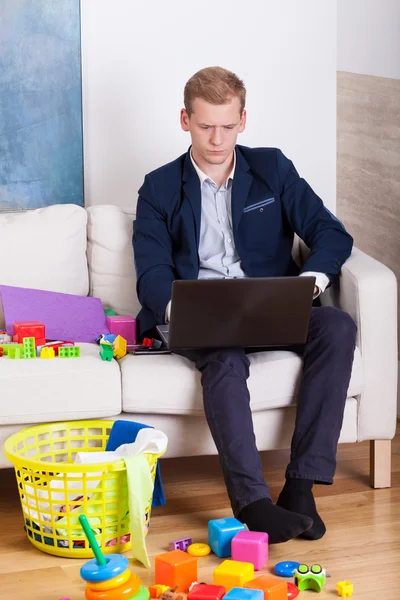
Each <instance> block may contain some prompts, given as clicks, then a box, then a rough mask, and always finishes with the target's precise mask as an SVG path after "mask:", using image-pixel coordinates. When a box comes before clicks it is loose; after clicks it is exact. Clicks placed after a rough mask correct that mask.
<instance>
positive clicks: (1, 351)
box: [0, 347, 3, 357]
mask: <svg viewBox="0 0 400 600" xmlns="http://www.w3.org/2000/svg"><path fill="white" fill-rule="evenodd" d="M1 356H3V348H1V347H0V357H1Z"/></svg>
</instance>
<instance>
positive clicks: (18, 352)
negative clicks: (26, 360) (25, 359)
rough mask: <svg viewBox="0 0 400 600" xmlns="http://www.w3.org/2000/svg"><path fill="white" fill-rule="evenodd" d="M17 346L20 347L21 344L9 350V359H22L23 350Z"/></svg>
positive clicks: (14, 345)
mask: <svg viewBox="0 0 400 600" xmlns="http://www.w3.org/2000/svg"><path fill="white" fill-rule="evenodd" d="M17 346H19V344H18V345H17V344H13V347H12V348H9V349H8V358H13V359H17V358H22V348H20V347H17Z"/></svg>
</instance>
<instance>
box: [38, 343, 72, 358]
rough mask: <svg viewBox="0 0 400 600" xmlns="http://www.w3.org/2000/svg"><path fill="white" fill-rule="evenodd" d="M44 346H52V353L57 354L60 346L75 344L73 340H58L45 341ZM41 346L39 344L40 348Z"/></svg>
mask: <svg viewBox="0 0 400 600" xmlns="http://www.w3.org/2000/svg"><path fill="white" fill-rule="evenodd" d="M44 346H45V347H46V348H54V353H55V355H56V356H58V349H59V348H61V346H75V342H64V341H61V340H59V341H58V342H46V343H45V344H44ZM42 348H43V346H40V349H42Z"/></svg>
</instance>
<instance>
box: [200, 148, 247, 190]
mask: <svg viewBox="0 0 400 600" xmlns="http://www.w3.org/2000/svg"><path fill="white" fill-rule="evenodd" d="M190 160H191V161H192V165H193V167H194V169H195V171H196V173H197V175H198V177H199V179H200V187H201V186H202V185H203V183H204V182H205V181H206V179H208V180H209V181H211V182H212V183H213V184H214V185H217V184H216V183H215V181H213V180H212V179H211V177H209V176H208V175H206V174H205V173H203V171H202V170H201V169H200V168H199V167H198V166H197V165H196V163H195V162H194V160H193V156H192V149H190ZM235 167H236V150H234V151H233V166H232V171H231V172H230V173H229V175H228V178H227V180H226V181H229V180H230V179H233V177H234V175H235ZM217 187H218V186H217Z"/></svg>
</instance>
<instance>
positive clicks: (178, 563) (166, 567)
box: [154, 550, 197, 592]
mask: <svg viewBox="0 0 400 600" xmlns="http://www.w3.org/2000/svg"><path fill="white" fill-rule="evenodd" d="M154 565H155V580H156V581H155V582H156V583H161V584H164V585H169V586H170V587H171V588H176V589H175V590H174V591H176V592H186V591H187V590H188V589H189V586H190V584H191V583H192V581H197V558H195V557H194V556H190V554H187V553H186V552H183V551H182V550H172V552H166V553H165V554H159V555H158V556H156V558H155V561H154Z"/></svg>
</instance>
